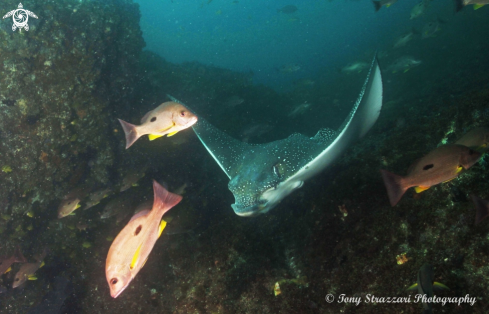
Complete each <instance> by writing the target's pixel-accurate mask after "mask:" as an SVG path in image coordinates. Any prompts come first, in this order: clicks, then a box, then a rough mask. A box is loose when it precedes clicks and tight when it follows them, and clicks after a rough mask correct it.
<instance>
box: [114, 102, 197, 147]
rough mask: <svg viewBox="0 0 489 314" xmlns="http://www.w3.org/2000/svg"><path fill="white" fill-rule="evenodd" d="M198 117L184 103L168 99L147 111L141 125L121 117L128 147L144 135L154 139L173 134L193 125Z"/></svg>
mask: <svg viewBox="0 0 489 314" xmlns="http://www.w3.org/2000/svg"><path fill="white" fill-rule="evenodd" d="M197 120H198V118H197V116H196V115H194V114H193V113H192V112H190V111H189V110H188V109H187V108H185V107H184V106H183V105H182V104H179V103H176V102H173V101H168V102H165V103H162V104H161V105H159V106H158V107H156V108H155V109H153V110H151V111H150V112H148V113H146V114H145V115H144V116H143V118H142V119H141V125H134V124H130V123H128V122H126V121H123V120H121V119H119V122H120V123H121V125H122V128H123V129H124V133H125V134H126V149H128V148H129V147H130V146H131V145H132V144H134V142H135V141H136V140H137V139H138V138H140V137H141V136H143V135H149V140H150V141H152V140H154V139H156V138H158V137H162V136H164V135H168V136H173V135H175V134H176V133H178V132H179V131H181V130H184V129H186V128H189V127H191V126H192V125H194V124H195V123H196V122H197Z"/></svg>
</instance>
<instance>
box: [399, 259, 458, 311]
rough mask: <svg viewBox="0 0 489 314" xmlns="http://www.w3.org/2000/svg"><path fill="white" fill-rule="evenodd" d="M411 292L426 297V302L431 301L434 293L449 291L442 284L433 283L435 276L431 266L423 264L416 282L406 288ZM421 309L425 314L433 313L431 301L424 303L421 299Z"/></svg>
mask: <svg viewBox="0 0 489 314" xmlns="http://www.w3.org/2000/svg"><path fill="white" fill-rule="evenodd" d="M408 290H411V291H416V290H417V291H418V295H422V296H426V299H427V300H431V299H432V298H433V296H434V291H435V290H436V291H440V290H450V289H449V288H448V287H447V286H445V285H444V284H442V283H439V282H436V281H435V275H434V270H433V266H432V265H430V264H424V265H423V266H421V268H420V269H419V271H418V280H417V282H416V283H415V284H414V285H412V286H411V287H409V288H408ZM421 303H422V304H423V309H424V312H423V313H425V314H428V313H433V305H432V302H431V301H427V302H426V301H424V299H422V301H421Z"/></svg>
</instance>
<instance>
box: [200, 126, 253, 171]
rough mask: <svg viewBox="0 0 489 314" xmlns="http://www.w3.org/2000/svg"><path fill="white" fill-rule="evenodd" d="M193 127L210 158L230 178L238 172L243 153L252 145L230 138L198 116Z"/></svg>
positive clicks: (251, 147) (250, 148)
mask: <svg viewBox="0 0 489 314" xmlns="http://www.w3.org/2000/svg"><path fill="white" fill-rule="evenodd" d="M193 129H194V131H195V134H197V137H198V138H199V140H200V141H201V142H202V144H203V145H204V147H205V148H206V149H207V151H208V152H209V153H210V154H211V156H212V158H214V160H215V161H216V162H217V164H218V165H219V166H220V167H221V169H222V170H223V171H224V173H225V174H226V175H227V176H228V177H229V178H230V179H231V177H234V176H235V175H236V174H238V173H239V170H240V169H239V166H240V165H241V160H242V159H243V155H244V154H245V152H247V151H250V150H252V149H253V145H251V144H247V143H244V142H240V141H238V140H236V139H234V138H232V137H231V136H229V135H227V134H226V133H224V132H222V131H221V130H219V129H217V128H215V127H214V126H212V125H211V124H210V123H209V122H207V121H205V120H204V119H202V118H200V117H199V121H198V122H197V123H196V124H194V126H193Z"/></svg>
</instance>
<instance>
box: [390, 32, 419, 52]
mask: <svg viewBox="0 0 489 314" xmlns="http://www.w3.org/2000/svg"><path fill="white" fill-rule="evenodd" d="M418 34H419V32H417V31H416V30H415V29H414V28H413V29H412V30H411V31H410V32H409V33H406V34H403V35H401V36H399V37H397V39H396V41H395V42H394V48H399V47H404V46H406V45H407V43H408V42H410V41H411V40H413V39H414V36H415V35H418Z"/></svg>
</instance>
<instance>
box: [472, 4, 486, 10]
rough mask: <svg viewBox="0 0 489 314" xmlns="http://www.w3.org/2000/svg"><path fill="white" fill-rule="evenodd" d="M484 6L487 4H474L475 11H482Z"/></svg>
mask: <svg viewBox="0 0 489 314" xmlns="http://www.w3.org/2000/svg"><path fill="white" fill-rule="evenodd" d="M483 6H485V4H474V10H477V9H480V8H482V7H483Z"/></svg>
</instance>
